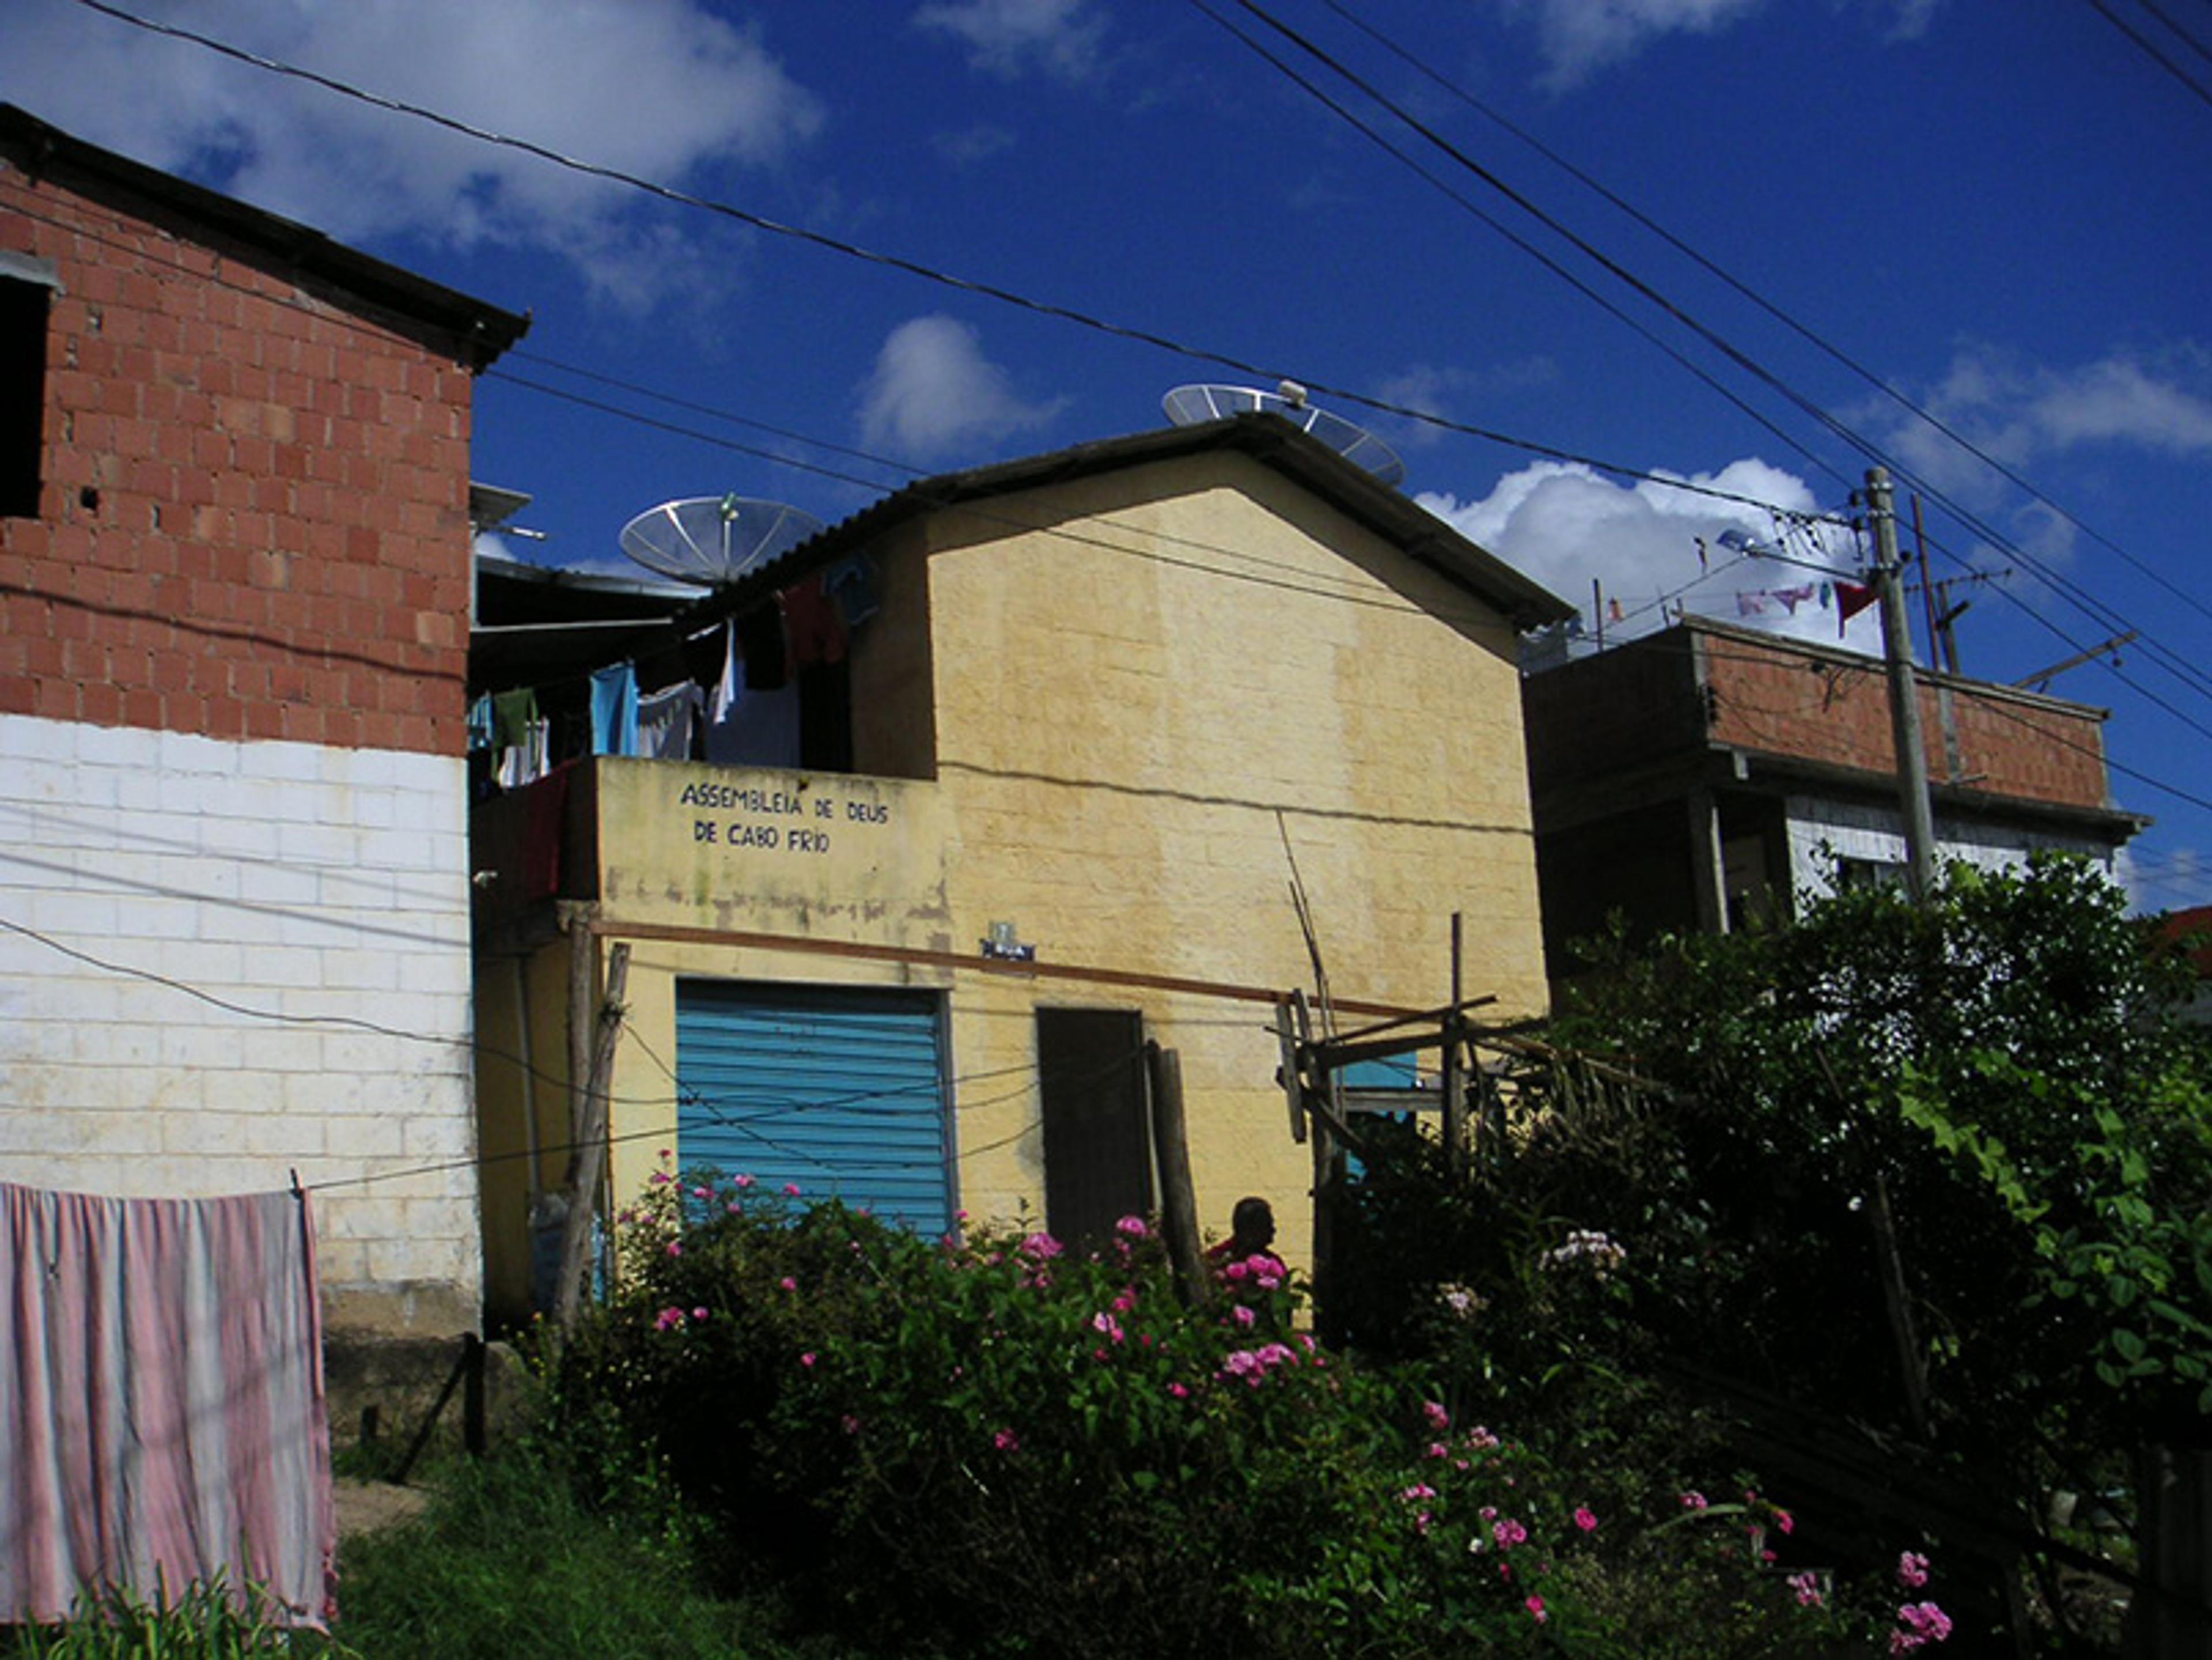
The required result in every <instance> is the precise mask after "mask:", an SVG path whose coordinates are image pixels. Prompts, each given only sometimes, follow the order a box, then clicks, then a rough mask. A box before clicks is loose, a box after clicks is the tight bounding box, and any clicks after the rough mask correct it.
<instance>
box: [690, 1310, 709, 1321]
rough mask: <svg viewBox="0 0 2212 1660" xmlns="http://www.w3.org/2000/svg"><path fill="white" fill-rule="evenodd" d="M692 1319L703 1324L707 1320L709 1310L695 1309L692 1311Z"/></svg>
mask: <svg viewBox="0 0 2212 1660" xmlns="http://www.w3.org/2000/svg"><path fill="white" fill-rule="evenodd" d="M691 1317H692V1318H693V1319H694V1320H697V1321H700V1322H702V1323H703V1322H704V1321H705V1320H706V1318H707V1310H704V1309H694V1310H691Z"/></svg>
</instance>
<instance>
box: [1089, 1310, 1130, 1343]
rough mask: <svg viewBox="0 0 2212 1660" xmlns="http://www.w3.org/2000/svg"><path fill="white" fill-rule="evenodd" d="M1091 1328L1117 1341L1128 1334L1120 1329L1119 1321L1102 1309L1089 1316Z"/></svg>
mask: <svg viewBox="0 0 2212 1660" xmlns="http://www.w3.org/2000/svg"><path fill="white" fill-rule="evenodd" d="M1091 1330H1093V1331H1095V1332H1098V1333H1100V1334H1101V1335H1104V1336H1107V1337H1110V1338H1112V1339H1113V1340H1114V1341H1115V1342H1117V1343H1118V1342H1120V1341H1121V1340H1122V1339H1123V1338H1124V1337H1127V1335H1128V1334H1127V1332H1125V1331H1123V1330H1122V1329H1121V1322H1120V1321H1119V1320H1116V1319H1115V1317H1114V1316H1112V1315H1110V1314H1108V1313H1105V1312H1104V1311H1103V1310H1101V1311H1100V1312H1099V1313H1097V1314H1094V1315H1092V1316H1091Z"/></svg>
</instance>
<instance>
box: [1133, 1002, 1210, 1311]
mask: <svg viewBox="0 0 2212 1660" xmlns="http://www.w3.org/2000/svg"><path fill="white" fill-rule="evenodd" d="M1145 1071H1146V1076H1147V1077H1148V1078H1149V1079H1150V1080H1151V1082H1152V1157H1153V1159H1154V1161H1155V1163H1156V1164H1157V1165H1158V1170H1159V1176H1160V1230H1161V1231H1162V1232H1164V1234H1166V1235H1167V1242H1168V1261H1169V1262H1171V1263H1173V1264H1174V1265H1175V1276H1176V1286H1177V1287H1178V1288H1179V1289H1180V1290H1181V1291H1182V1296H1183V1300H1184V1301H1185V1302H1187V1303H1188V1302H1195V1301H1196V1300H1197V1299H1198V1298H1200V1296H1202V1295H1203V1294H1204V1293H1205V1291H1206V1257H1205V1255H1204V1253H1203V1252H1202V1251H1201V1250H1200V1249H1199V1243H1198V1195H1197V1194H1196V1192H1195V1191H1194V1189H1193V1188H1192V1186H1191V1180H1190V1140H1189V1137H1188V1134H1187V1133H1186V1127H1185V1124H1184V1122H1183V1110H1182V1056H1181V1055H1177V1054H1176V1052H1175V1051H1174V1050H1173V1049H1162V1048H1161V1047H1160V1045H1159V1043H1158V1041H1157V1040H1154V1039H1147V1040H1146V1043H1145Z"/></svg>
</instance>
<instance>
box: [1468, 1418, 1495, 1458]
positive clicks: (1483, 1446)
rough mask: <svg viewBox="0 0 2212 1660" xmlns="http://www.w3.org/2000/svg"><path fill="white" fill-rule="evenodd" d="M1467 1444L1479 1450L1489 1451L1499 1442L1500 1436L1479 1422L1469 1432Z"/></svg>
mask: <svg viewBox="0 0 2212 1660" xmlns="http://www.w3.org/2000/svg"><path fill="white" fill-rule="evenodd" d="M1467 1444H1468V1446H1470V1447H1472V1448H1473V1449H1474V1450H1475V1451H1477V1452H1488V1451H1489V1450H1491V1449H1492V1448H1493V1447H1495V1446H1497V1445H1498V1438H1497V1437H1496V1436H1494V1435H1492V1433H1491V1432H1489V1431H1488V1430H1486V1429H1485V1428H1483V1426H1481V1425H1480V1424H1477V1425H1476V1426H1474V1428H1473V1429H1471V1430H1469V1431H1468V1432H1467Z"/></svg>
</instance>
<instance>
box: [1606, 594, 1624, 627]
mask: <svg viewBox="0 0 2212 1660" xmlns="http://www.w3.org/2000/svg"><path fill="white" fill-rule="evenodd" d="M1605 614H1606V617H1607V619H1608V620H1609V621H1612V622H1615V623H1626V621H1627V620H1628V617H1627V614H1626V612H1624V611H1622V610H1621V609H1620V600H1618V599H1608V600H1607V601H1606V602H1605Z"/></svg>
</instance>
